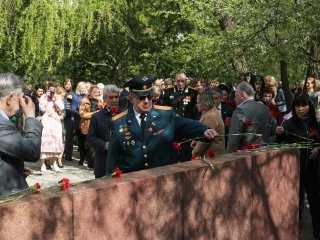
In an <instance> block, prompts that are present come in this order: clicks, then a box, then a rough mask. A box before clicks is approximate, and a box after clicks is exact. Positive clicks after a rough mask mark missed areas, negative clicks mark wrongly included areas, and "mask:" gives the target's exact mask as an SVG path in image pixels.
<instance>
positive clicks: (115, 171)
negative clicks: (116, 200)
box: [111, 167, 122, 177]
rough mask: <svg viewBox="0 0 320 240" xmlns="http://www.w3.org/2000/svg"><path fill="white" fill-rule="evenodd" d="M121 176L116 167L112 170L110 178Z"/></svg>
mask: <svg viewBox="0 0 320 240" xmlns="http://www.w3.org/2000/svg"><path fill="white" fill-rule="evenodd" d="M121 174H122V171H121V169H120V168H118V167H116V168H115V169H113V170H112V173H111V176H112V177H120V176H121Z"/></svg>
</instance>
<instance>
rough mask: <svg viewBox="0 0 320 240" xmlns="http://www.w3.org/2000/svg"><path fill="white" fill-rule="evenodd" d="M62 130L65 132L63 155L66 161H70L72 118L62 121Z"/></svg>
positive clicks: (71, 151)
mask: <svg viewBox="0 0 320 240" xmlns="http://www.w3.org/2000/svg"><path fill="white" fill-rule="evenodd" d="M64 128H65V131H66V136H65V146H64V154H63V155H64V157H65V159H66V160H71V159H72V153H73V118H65V119H64Z"/></svg>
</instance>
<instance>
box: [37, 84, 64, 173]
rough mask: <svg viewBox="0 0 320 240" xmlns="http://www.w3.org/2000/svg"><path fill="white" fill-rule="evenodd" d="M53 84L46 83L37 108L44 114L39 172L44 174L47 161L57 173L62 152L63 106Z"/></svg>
mask: <svg viewBox="0 0 320 240" xmlns="http://www.w3.org/2000/svg"><path fill="white" fill-rule="evenodd" d="M56 87H57V85H56V84H55V83H52V82H49V83H48V91H47V92H46V94H43V95H42V96H41V98H40V101H39V108H40V110H41V111H42V112H43V113H44V114H43V116H42V120H41V122H42V125H43V131H42V139H41V156H40V159H41V172H46V170H47V169H46V166H45V162H46V161H49V162H50V164H51V165H52V168H53V170H54V171H56V172H59V171H60V169H59V167H58V165H57V160H58V158H59V155H60V154H61V153H62V152H63V140H62V123H61V115H63V110H64V104H63V101H62V98H61V97H60V96H59V95H57V94H56Z"/></svg>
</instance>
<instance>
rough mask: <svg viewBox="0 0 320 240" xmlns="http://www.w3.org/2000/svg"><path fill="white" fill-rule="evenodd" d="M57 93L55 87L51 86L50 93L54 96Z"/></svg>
mask: <svg viewBox="0 0 320 240" xmlns="http://www.w3.org/2000/svg"><path fill="white" fill-rule="evenodd" d="M55 93H56V91H55V89H54V88H52V87H50V88H49V94H50V96H54V94H55Z"/></svg>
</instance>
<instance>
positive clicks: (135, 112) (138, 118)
mask: <svg viewBox="0 0 320 240" xmlns="http://www.w3.org/2000/svg"><path fill="white" fill-rule="evenodd" d="M133 112H134V116H135V117H136V119H137V121H138V123H139V125H141V118H140V115H141V113H138V112H137V111H136V110H135V109H134V107H133ZM145 115H146V117H145V118H144V120H145V121H146V122H147V114H146V113H145Z"/></svg>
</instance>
